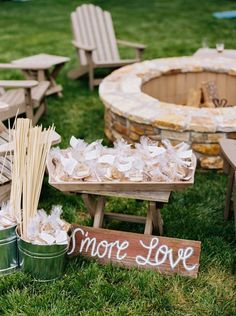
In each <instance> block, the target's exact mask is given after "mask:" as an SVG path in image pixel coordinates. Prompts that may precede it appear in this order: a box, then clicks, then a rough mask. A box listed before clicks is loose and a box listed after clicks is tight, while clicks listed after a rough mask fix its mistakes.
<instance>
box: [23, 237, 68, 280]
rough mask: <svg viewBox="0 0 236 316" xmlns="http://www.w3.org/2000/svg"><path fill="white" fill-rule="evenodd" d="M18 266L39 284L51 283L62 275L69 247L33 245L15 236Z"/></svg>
mask: <svg viewBox="0 0 236 316" xmlns="http://www.w3.org/2000/svg"><path fill="white" fill-rule="evenodd" d="M17 237H18V238H17V244H18V250H19V265H20V268H22V270H23V271H24V272H26V273H29V274H30V275H31V276H32V277H33V278H34V279H35V280H37V281H39V282H47V281H53V280H56V279H58V278H60V277H61V276H62V275H63V271H64V268H65V263H66V254H67V251H68V248H69V245H35V244H32V243H29V242H27V241H25V240H23V239H21V237H20V236H19V235H18V234H17Z"/></svg>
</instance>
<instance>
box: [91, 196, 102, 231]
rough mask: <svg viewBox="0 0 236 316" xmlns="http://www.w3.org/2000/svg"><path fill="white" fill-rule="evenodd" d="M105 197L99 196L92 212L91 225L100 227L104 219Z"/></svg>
mask: <svg viewBox="0 0 236 316" xmlns="http://www.w3.org/2000/svg"><path fill="white" fill-rule="evenodd" d="M104 207H105V197H104V196H99V198H98V201H97V205H96V210H95V214H94V221H93V227H95V228H102V224H103V219H104Z"/></svg>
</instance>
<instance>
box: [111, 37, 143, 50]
mask: <svg viewBox="0 0 236 316" xmlns="http://www.w3.org/2000/svg"><path fill="white" fill-rule="evenodd" d="M116 42H117V44H119V45H123V46H127V47H131V48H136V49H145V48H146V47H147V46H146V45H143V44H139V43H133V42H129V41H123V40H119V39H117V40H116Z"/></svg>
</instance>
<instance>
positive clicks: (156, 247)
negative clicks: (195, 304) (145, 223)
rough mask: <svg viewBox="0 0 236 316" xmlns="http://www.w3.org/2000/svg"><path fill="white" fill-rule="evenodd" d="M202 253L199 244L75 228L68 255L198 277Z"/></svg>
mask: <svg viewBox="0 0 236 316" xmlns="http://www.w3.org/2000/svg"><path fill="white" fill-rule="evenodd" d="M200 250H201V243H200V242H199V241H191V240H183V239H176V238H168V237H159V236H150V235H143V234H136V233H128V232H121V231H114V230H107V229H101V228H93V227H84V226H77V225H74V226H73V227H72V236H71V245H70V250H69V253H68V254H69V255H71V256H76V255H80V254H81V255H83V256H85V257H87V258H94V259H97V260H98V261H99V262H100V263H102V264H106V263H109V262H111V263H114V264H116V265H119V266H124V267H138V268H145V269H156V270H157V271H158V272H161V273H169V274H174V273H178V274H181V275H185V276H191V277H196V276H197V273H198V268H199V257H200Z"/></svg>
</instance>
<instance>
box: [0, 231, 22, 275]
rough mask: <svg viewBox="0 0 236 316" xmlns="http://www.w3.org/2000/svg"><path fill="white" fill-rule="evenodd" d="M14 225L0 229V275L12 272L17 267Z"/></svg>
mask: <svg viewBox="0 0 236 316" xmlns="http://www.w3.org/2000/svg"><path fill="white" fill-rule="evenodd" d="M15 230H16V226H15V225H14V226H11V227H9V228H6V229H0V276H1V275H6V274H10V273H12V272H14V271H15V270H16V269H17V268H18V250H17V242H16V232H15Z"/></svg>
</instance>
